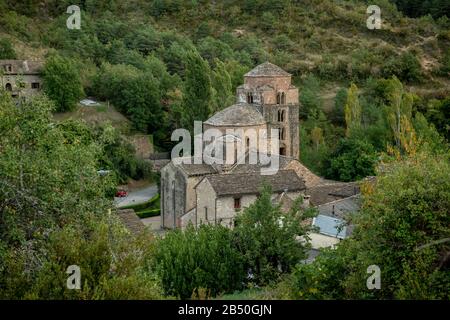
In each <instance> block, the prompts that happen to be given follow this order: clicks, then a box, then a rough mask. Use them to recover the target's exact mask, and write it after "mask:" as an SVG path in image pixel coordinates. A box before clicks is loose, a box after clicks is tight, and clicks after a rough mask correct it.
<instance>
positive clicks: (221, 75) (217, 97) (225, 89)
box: [211, 60, 235, 111]
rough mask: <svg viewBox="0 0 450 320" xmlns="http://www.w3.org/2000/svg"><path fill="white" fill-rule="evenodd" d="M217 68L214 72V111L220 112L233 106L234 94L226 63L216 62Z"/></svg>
mask: <svg viewBox="0 0 450 320" xmlns="http://www.w3.org/2000/svg"><path fill="white" fill-rule="evenodd" d="M215 64H216V67H215V68H214V70H213V72H212V77H211V78H212V79H211V80H212V86H213V88H214V95H213V97H214V107H215V108H214V110H215V111H219V110H222V109H224V108H226V107H228V106H230V105H232V104H233V101H234V99H235V98H234V94H233V91H232V90H231V89H232V84H231V77H230V74H229V73H228V71H227V69H226V65H225V63H223V62H222V61H220V60H216V61H215Z"/></svg>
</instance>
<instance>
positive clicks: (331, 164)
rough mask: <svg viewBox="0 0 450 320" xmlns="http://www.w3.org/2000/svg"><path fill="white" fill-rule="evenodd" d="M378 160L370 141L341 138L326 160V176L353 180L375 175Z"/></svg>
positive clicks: (341, 179)
mask: <svg viewBox="0 0 450 320" xmlns="http://www.w3.org/2000/svg"><path fill="white" fill-rule="evenodd" d="M376 160H377V157H376V153H375V150H374V148H373V146H372V145H371V144H370V143H368V142H366V141H365V140H359V139H352V138H345V139H341V140H340V141H339V143H338V145H337V147H336V150H335V151H334V152H333V153H332V154H331V155H330V156H329V158H328V160H327V161H326V165H325V167H326V168H327V170H326V177H327V178H330V179H336V180H340V181H353V180H359V179H362V178H364V177H367V176H371V175H374V173H375V163H376Z"/></svg>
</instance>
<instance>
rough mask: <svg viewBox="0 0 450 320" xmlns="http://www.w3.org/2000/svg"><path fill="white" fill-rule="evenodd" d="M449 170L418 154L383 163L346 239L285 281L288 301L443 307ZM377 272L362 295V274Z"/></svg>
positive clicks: (442, 158)
mask: <svg viewBox="0 0 450 320" xmlns="http://www.w3.org/2000/svg"><path fill="white" fill-rule="evenodd" d="M449 183H450V162H449V158H448V153H447V154H444V155H442V154H441V155H432V154H429V153H427V152H420V153H418V154H416V155H414V156H412V157H409V158H405V159H400V160H395V161H391V162H389V163H385V165H384V166H383V171H382V172H379V174H378V176H377V181H376V183H375V184H374V185H371V184H365V185H363V203H362V208H361V210H360V212H359V213H357V214H355V215H353V216H352V218H351V219H352V223H353V224H355V226H356V227H355V229H354V231H353V234H352V237H351V238H348V239H345V240H343V241H342V242H340V243H339V245H338V246H337V249H336V250H326V251H325V252H323V253H322V254H320V255H319V257H318V258H317V260H316V261H315V262H314V263H313V264H311V265H301V266H299V268H298V269H297V270H296V272H295V273H294V278H293V279H294V280H292V279H291V282H292V283H295V284H294V285H293V286H292V291H291V294H292V296H293V297H301V298H309V299H317V298H331V299H345V298H348V299H368V298H370V299H373V298H378V299H449V292H448V286H449V279H450V273H449V260H448V250H449V244H448V242H442V243H439V242H437V241H438V240H442V239H447V238H448V237H449V234H450V229H449V226H450V220H449V219H450V217H449V215H448V207H449V205H450V192H449V190H450V185H449ZM370 265H377V266H379V267H380V269H381V289H380V290H368V289H367V287H366V280H367V278H368V276H369V275H368V274H367V268H368V266H370Z"/></svg>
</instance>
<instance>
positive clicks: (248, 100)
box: [247, 92, 253, 103]
mask: <svg viewBox="0 0 450 320" xmlns="http://www.w3.org/2000/svg"><path fill="white" fill-rule="evenodd" d="M247 103H253V94H252V93H251V92H248V93H247Z"/></svg>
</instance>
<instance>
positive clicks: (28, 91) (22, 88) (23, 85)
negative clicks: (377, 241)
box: [0, 60, 42, 97]
mask: <svg viewBox="0 0 450 320" xmlns="http://www.w3.org/2000/svg"><path fill="white" fill-rule="evenodd" d="M41 71H42V63H41V62H38V61H29V60H0V85H1V86H2V88H3V89H5V90H6V91H8V92H10V94H11V96H12V97H18V96H19V95H24V96H28V95H32V94H34V93H36V92H39V91H40V90H41V89H42V78H41V77H40V74H41Z"/></svg>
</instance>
